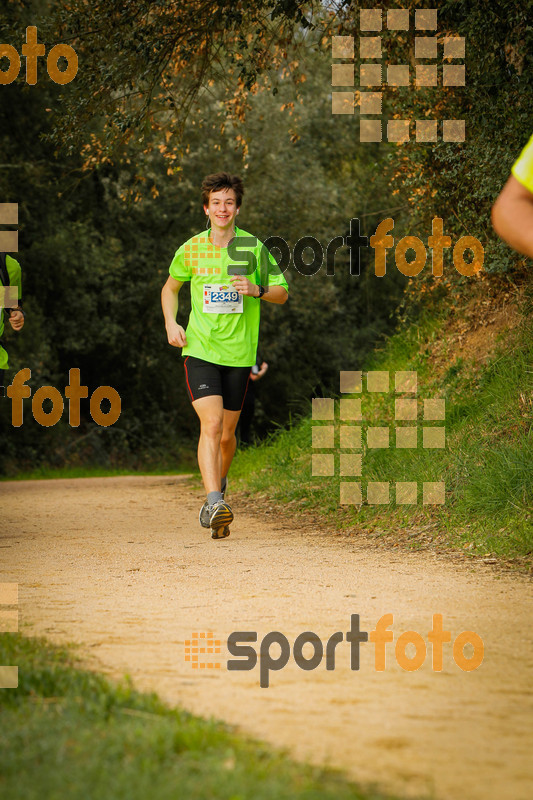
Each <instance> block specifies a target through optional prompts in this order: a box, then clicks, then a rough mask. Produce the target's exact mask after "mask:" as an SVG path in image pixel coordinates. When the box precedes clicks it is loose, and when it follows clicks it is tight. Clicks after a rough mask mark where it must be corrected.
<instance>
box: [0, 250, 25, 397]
mask: <svg viewBox="0 0 533 800" xmlns="http://www.w3.org/2000/svg"><path fill="white" fill-rule="evenodd" d="M0 286H1V287H2V294H3V296H2V297H1V298H0V386H3V385H4V372H5V370H6V369H7V367H8V356H7V351H6V350H5V349H4V347H3V344H4V343H3V340H2V339H3V335H4V315H7V318H8V319H9V324H10V325H11V327H12V328H13V330H14V331H20V330H21V329H22V327H23V325H24V312H23V310H22V308H21V303H22V299H21V294H22V278H21V269H20V264H19V262H18V261H17V260H16V259H14V258H13V257H12V256H10V255H8V254H7V253H0ZM8 287H17V289H18V298H19V299H18V302H17V303H16V305H14V306H12V307H11V308H6V307H5V306H4V304H5V303H6V302H10V301H8V300H6V297H5V290H6V289H7V288H8Z"/></svg>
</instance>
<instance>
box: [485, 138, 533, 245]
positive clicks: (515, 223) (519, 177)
mask: <svg viewBox="0 0 533 800" xmlns="http://www.w3.org/2000/svg"><path fill="white" fill-rule="evenodd" d="M511 173H512V174H511V175H510V177H509V180H508V181H507V183H506V184H505V186H504V187H503V189H502V191H501V192H500V194H499V196H498V198H497V199H496V202H495V203H494V206H493V208H492V224H493V226H494V230H495V231H496V233H497V234H498V236H501V238H502V239H505V241H506V242H507V244H509V245H511V247H512V248H514V249H515V250H518V252H519V253H523V254H524V255H526V256H529V257H530V258H533V136H532V137H531V138H530V140H529V142H528V143H527V144H526V146H525V147H524V149H523V150H522V152H521V153H520V156H519V157H518V159H517V160H516V161H515V163H514V164H513V167H512V169H511Z"/></svg>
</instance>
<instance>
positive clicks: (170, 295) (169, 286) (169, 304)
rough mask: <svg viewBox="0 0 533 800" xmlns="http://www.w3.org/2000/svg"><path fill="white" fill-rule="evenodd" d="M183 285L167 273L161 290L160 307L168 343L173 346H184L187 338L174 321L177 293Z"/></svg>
mask: <svg viewBox="0 0 533 800" xmlns="http://www.w3.org/2000/svg"><path fill="white" fill-rule="evenodd" d="M182 286H183V281H177V280H175V279H174V278H173V277H172V276H170V275H169V277H168V279H167V282H166V283H165V285H164V286H163V288H162V290H161V308H162V309H163V315H164V317H165V328H166V329H167V338H168V343H169V344H171V345H172V346H173V347H185V346H186V344H187V338H186V336H185V331H184V330H183V328H182V327H181V325H178V323H177V322H176V314H177V313H178V293H179V290H180V289H181V287H182Z"/></svg>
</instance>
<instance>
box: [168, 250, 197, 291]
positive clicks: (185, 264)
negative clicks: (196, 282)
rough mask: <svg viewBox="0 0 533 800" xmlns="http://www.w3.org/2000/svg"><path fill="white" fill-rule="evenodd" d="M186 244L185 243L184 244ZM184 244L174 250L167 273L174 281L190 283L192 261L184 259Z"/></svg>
mask: <svg viewBox="0 0 533 800" xmlns="http://www.w3.org/2000/svg"><path fill="white" fill-rule="evenodd" d="M185 244H187V242H186V243H185ZM185 244H182V245H181V247H180V248H179V249H178V250H176V255H175V256H174V258H173V259H172V263H171V265H170V269H169V273H170V277H171V278H174V280H176V281H181V282H182V283H183V282H184V281H190V280H191V278H192V260H191V258H185Z"/></svg>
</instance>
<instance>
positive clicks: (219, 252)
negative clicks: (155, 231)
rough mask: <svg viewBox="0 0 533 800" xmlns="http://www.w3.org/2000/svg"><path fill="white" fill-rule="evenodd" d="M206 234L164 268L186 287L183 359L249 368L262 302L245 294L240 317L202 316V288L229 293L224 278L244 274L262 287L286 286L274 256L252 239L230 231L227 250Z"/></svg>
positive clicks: (254, 349)
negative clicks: (188, 291) (187, 304)
mask: <svg viewBox="0 0 533 800" xmlns="http://www.w3.org/2000/svg"><path fill="white" fill-rule="evenodd" d="M210 233H211V231H210V230H206V231H202V233H199V234H197V235H196V236H193V237H192V238H191V239H189V240H188V241H187V242H185V244H183V245H182V246H181V247H180V248H179V249H178V250H177V251H176V255H175V256H174V258H173V260H172V263H171V265H170V269H169V272H170V275H171V277H172V278H174V279H175V280H177V281H182V282H184V281H190V284H191V314H190V316H189V322H188V325H187V330H186V335H187V346H186V347H184V348H183V355H184V356H188V355H189V356H195V357H196V358H201V359H203V360H204V361H209V362H211V363H212V364H221V365H222V366H228V367H251V366H253V364H255V359H256V352H257V341H258V338H259V318H260V313H261V301H260V300H258V299H257V298H256V297H248V296H247V295H244V296H243V297H242V301H243V310H242V313H237V314H229V313H228V314H226V313H221V314H213V313H206V311H204V287H205V286H206V285H215V286H223V287H228V288H229V289H231V284H230V283H229V279H230V278H231V277H233V276H234V275H246V276H247V277H248V278H249V280H250V281H251V282H252V283H255V284H256V285H261V286H265V287H267V286H268V285H270V286H284V287H285V289H286V290H287V291H288V289H289V287H288V285H287V281H286V280H285V278H284V276H283V273H282V272H281V270H280V268H279V266H278V264H277V262H276V260H275V258H274V256H273V255H272V254H271V253H269V251H268V249H267V248H266V247H265V246H264V245H263V244H262V242H260V241H259V240H258V239H257V238H256V237H255V236H252V235H251V234H250V233H247V232H246V231H243V230H241V229H240V228H235V238H234V239H233V241H232V242H230V244H229V246H228V247H227V248H226V247H216V246H215V245H213V244H212V243H211V242H210V241H209V235H210Z"/></svg>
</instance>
